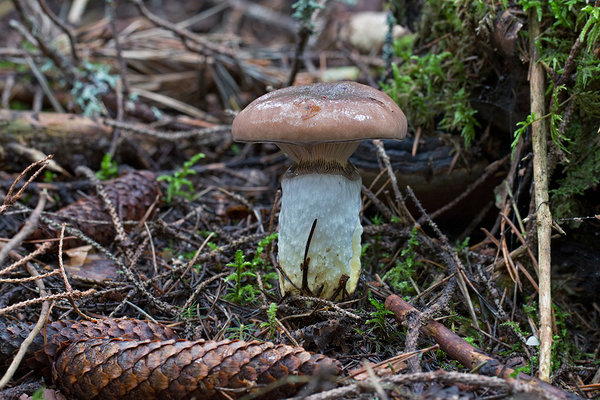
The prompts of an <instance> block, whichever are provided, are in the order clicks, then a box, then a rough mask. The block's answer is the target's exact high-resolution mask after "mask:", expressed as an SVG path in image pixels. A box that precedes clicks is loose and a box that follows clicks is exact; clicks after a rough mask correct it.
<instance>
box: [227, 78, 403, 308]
mask: <svg viewBox="0 0 600 400" xmlns="http://www.w3.org/2000/svg"><path fill="white" fill-rule="evenodd" d="M232 133H233V138H234V139H235V140H236V141H240V142H274V143H276V144H277V146H279V148H280V149H281V150H282V151H283V152H284V153H285V154H287V156H288V157H290V158H291V159H292V161H293V163H292V165H291V167H290V168H289V170H288V171H287V172H286V173H285V175H284V176H283V178H282V181H281V188H282V195H281V211H280V214H279V238H278V260H279V265H280V267H281V270H280V277H279V284H280V288H281V291H282V293H284V294H285V293H288V292H291V293H304V294H310V295H314V296H319V297H322V298H330V299H337V298H342V297H344V296H346V295H349V294H352V293H353V292H354V290H355V289H356V285H357V283H358V278H359V277H360V253H361V234H362V231H363V229H362V225H361V223H360V216H359V213H360V210H361V207H362V204H361V177H360V175H359V173H358V170H357V169H356V167H355V166H354V165H352V163H350V162H349V161H348V158H349V157H350V156H351V155H352V153H353V152H354V151H355V150H356V148H357V147H358V145H359V143H360V141H361V140H363V139H402V138H404V136H405V135H406V117H405V116H404V114H403V113H402V110H400V108H399V107H398V106H397V105H396V103H394V101H393V100H392V99H391V98H390V97H389V96H387V95H386V94H385V93H383V92H380V91H378V90H376V89H373V88H371V87H369V86H365V85H362V84H359V83H356V82H333V83H316V84H310V85H303V86H291V87H287V88H284V89H279V90H275V91H273V92H270V93H267V94H265V95H264V96H261V97H259V98H258V99H256V100H254V101H253V102H252V103H250V104H249V105H248V106H247V107H246V108H245V109H244V110H242V111H241V112H240V113H239V114H238V115H237V116H236V118H235V119H234V121H233V127H232ZM281 272H282V273H281ZM281 275H285V276H281Z"/></svg>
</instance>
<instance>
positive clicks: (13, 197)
mask: <svg viewBox="0 0 600 400" xmlns="http://www.w3.org/2000/svg"><path fill="white" fill-rule="evenodd" d="M52 157H54V156H53V155H52V154H50V155H49V156H46V158H44V159H43V160H39V161H36V162H34V163H32V164H30V165H29V166H28V167H27V168H25V169H24V170H23V172H21V173H20V174H19V176H17V178H16V179H15V181H14V182H13V183H12V185H10V188H9V189H8V192H7V193H6V196H4V202H3V203H2V205H0V214H2V213H4V212H5V211H6V210H8V209H9V208H10V207H11V206H12V205H13V204H15V202H16V201H17V200H19V199H20V198H21V196H22V195H23V192H24V191H25V189H26V188H27V186H29V184H30V183H31V182H32V181H33V180H34V179H35V178H37V176H38V175H39V174H40V173H41V172H42V171H43V170H44V168H46V166H47V165H48V163H49V162H50V160H51V159H52ZM38 166H39V168H38V170H37V171H35V172H34V173H33V174H32V175H31V176H30V177H29V179H27V182H25V183H24V184H23V186H22V187H21V189H19V191H18V192H17V193H16V194H13V191H14V190H15V187H16V186H17V184H18V183H19V181H20V180H21V179H23V177H24V176H25V175H26V174H27V173H28V172H29V171H31V170H32V169H33V168H35V167H38ZM1 259H2V258H1V257H0V260H1Z"/></svg>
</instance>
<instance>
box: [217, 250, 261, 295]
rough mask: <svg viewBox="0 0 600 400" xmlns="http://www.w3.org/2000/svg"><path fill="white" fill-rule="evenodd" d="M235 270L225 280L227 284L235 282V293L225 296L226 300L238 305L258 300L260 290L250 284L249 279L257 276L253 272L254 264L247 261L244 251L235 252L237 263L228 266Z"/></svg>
mask: <svg viewBox="0 0 600 400" xmlns="http://www.w3.org/2000/svg"><path fill="white" fill-rule="evenodd" d="M227 266H228V267H233V268H234V269H235V270H234V271H233V272H232V273H231V275H229V276H228V277H226V278H225V282H229V281H233V282H234V286H233V291H232V292H230V293H227V294H226V295H225V300H228V301H231V302H233V303H238V304H246V303H251V302H253V301H254V299H255V298H256V295H257V293H258V289H257V288H256V287H255V286H254V285H253V284H250V283H247V282H248V279H249V278H252V279H254V278H256V274H255V273H254V272H252V271H251V269H250V267H251V266H252V263H251V262H250V261H246V256H245V255H244V252H243V251H242V250H237V251H236V252H235V261H234V262H231V263H229V264H227Z"/></svg>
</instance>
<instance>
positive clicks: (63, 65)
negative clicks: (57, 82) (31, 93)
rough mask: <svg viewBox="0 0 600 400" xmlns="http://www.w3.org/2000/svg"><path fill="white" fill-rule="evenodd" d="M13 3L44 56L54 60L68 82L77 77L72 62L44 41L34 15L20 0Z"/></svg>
mask: <svg viewBox="0 0 600 400" xmlns="http://www.w3.org/2000/svg"><path fill="white" fill-rule="evenodd" d="M13 4H14V5H15V9H16V10H17V11H18V13H19V16H20V17H21V19H22V20H23V22H24V23H25V26H26V27H27V29H29V32H30V33H31V35H32V36H33V37H34V39H35V41H34V42H33V44H34V45H36V46H37V47H38V48H39V49H40V51H41V52H42V53H44V55H45V56H46V57H48V58H49V59H51V60H52V61H53V62H54V64H55V65H56V66H57V67H58V68H59V69H60V70H61V71H62V72H63V73H64V74H65V76H66V77H67V79H68V80H69V82H73V81H75V80H76V79H79V78H80V77H81V76H80V75H81V74H80V73H79V72H78V71H77V69H76V68H75V67H74V66H73V64H71V62H70V61H69V60H67V59H66V58H65V57H64V56H63V55H62V54H61V53H60V52H58V51H57V50H56V49H55V48H53V46H52V45H50V44H49V43H46V40H47V38H44V37H43V36H42V34H41V32H40V30H39V29H37V28H36V24H37V22H36V21H35V19H34V16H32V15H29V13H27V12H26V10H25V8H24V7H23V4H22V0H13ZM14 22H16V21H14ZM11 25H12V24H11Z"/></svg>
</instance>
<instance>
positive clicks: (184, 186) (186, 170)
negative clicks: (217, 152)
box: [158, 153, 205, 203]
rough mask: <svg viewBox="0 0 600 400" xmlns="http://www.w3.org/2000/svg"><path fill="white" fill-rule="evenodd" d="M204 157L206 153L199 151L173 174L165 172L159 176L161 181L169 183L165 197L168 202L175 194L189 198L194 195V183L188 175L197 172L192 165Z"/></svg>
mask: <svg viewBox="0 0 600 400" xmlns="http://www.w3.org/2000/svg"><path fill="white" fill-rule="evenodd" d="M204 157H205V155H204V153H198V154H196V155H194V156H193V157H192V158H190V159H189V160H187V161H186V162H184V163H183V166H182V167H181V168H179V169H178V170H176V171H175V172H174V173H173V175H166V174H165V175H161V176H159V177H158V180H159V181H167V182H168V183H169V187H168V188H167V195H166V197H165V201H166V202H167V203H170V202H171V201H173V198H174V197H175V196H181V197H183V198H185V199H188V200H191V199H192V198H193V197H194V185H193V184H192V182H191V181H190V180H189V179H188V178H187V177H188V176H190V175H194V174H195V173H196V171H194V170H193V169H192V167H193V166H194V164H196V163H197V162H198V161H199V160H201V159H202V158H204Z"/></svg>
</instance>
